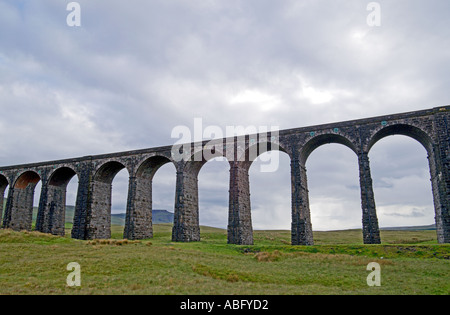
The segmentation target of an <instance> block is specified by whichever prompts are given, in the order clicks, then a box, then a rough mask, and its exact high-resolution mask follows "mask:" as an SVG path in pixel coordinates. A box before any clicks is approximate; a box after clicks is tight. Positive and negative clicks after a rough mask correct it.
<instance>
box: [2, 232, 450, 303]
mask: <svg viewBox="0 0 450 315" xmlns="http://www.w3.org/2000/svg"><path fill="white" fill-rule="evenodd" d="M171 228H172V226H171V225H170V224H157V225H155V226H154V231H155V235H154V238H153V239H150V240H143V241H127V240H120V238H121V236H122V231H123V227H121V226H113V228H112V237H113V239H112V240H95V241H80V240H73V239H70V238H68V237H56V236H51V235H44V234H40V233H37V232H12V231H10V230H0V266H1V268H0V283H1V285H0V294H36V293H38V294H277V295H278V294H283V295H284V294H449V293H450V274H449V270H450V260H449V257H450V251H449V250H450V246H449V245H438V244H436V241H435V239H436V232H435V231H381V236H382V240H383V244H382V245H363V244H362V237H361V230H349V231H333V232H315V233H314V239H315V242H316V245H315V246H291V245H289V239H290V233H289V231H255V233H254V238H255V245H253V246H238V245H230V244H227V241H226V231H225V230H221V229H215V228H208V227H201V237H202V241H201V242H194V243H174V242H171ZM70 262H78V263H79V264H80V266H81V279H82V284H81V287H74V288H71V287H67V286H66V278H67V276H68V274H69V271H67V270H66V266H67V264H68V263H70ZM370 262H377V263H379V264H380V266H381V286H380V287H369V286H368V285H367V283H366V278H367V276H368V274H369V271H367V270H366V267H367V264H368V263H370Z"/></svg>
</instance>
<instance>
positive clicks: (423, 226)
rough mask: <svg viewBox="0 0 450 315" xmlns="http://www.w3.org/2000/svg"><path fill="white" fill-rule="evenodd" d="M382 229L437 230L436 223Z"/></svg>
mask: <svg viewBox="0 0 450 315" xmlns="http://www.w3.org/2000/svg"><path fill="white" fill-rule="evenodd" d="M381 230H386V231H425V230H436V224H430V225H420V226H398V227H384V228H383V227H382V228H381Z"/></svg>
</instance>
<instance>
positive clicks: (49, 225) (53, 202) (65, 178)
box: [36, 166, 77, 236]
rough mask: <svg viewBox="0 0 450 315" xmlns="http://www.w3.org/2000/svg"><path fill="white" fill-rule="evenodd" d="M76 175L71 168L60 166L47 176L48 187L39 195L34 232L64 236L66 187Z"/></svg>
mask: <svg viewBox="0 0 450 315" xmlns="http://www.w3.org/2000/svg"><path fill="white" fill-rule="evenodd" d="M76 175H77V173H76V171H74V170H73V169H72V168H70V167H67V166H62V167H59V168H57V169H55V170H54V171H53V172H52V173H51V174H50V176H49V180H48V185H47V186H46V187H45V188H44V189H46V191H45V193H44V194H42V195H41V207H40V209H39V214H38V220H37V222H36V230H38V231H40V232H43V233H51V234H54V235H61V236H64V235H65V214H66V195H67V193H66V192H67V185H68V184H69V182H70V181H71V180H72V178H73V177H74V176H76Z"/></svg>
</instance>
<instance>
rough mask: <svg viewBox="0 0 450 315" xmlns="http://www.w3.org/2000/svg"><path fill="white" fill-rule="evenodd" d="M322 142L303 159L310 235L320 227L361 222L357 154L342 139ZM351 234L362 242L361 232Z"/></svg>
mask: <svg viewBox="0 0 450 315" xmlns="http://www.w3.org/2000/svg"><path fill="white" fill-rule="evenodd" d="M326 143H327V145H324V144H326ZM326 143H325V142H323V143H322V144H321V145H320V146H317V147H316V148H315V149H314V151H313V152H311V153H310V156H309V157H310V158H309V159H308V160H307V162H306V168H307V169H308V171H307V172H308V189H309V201H310V212H311V224H312V226H313V227H314V229H313V236H314V238H321V236H320V234H321V232H322V231H334V230H350V229H355V230H356V229H357V230H361V225H362V212H361V195H360V183H359V166H358V157H357V155H356V154H355V153H354V150H353V148H351V149H352V151H350V150H348V147H349V145H347V144H345V143H342V141H339V142H334V143H328V142H326ZM343 145H344V146H343ZM355 237H356V238H357V239H355V242H362V239H363V237H362V233H359V232H358V234H357V236H356V234H355Z"/></svg>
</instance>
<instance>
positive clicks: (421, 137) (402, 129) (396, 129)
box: [367, 124, 433, 155]
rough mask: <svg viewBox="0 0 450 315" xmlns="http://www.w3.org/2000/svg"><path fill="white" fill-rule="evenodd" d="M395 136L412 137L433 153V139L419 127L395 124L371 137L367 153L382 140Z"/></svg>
mask: <svg viewBox="0 0 450 315" xmlns="http://www.w3.org/2000/svg"><path fill="white" fill-rule="evenodd" d="M393 135H404V136H408V137H411V138H413V139H415V140H417V141H418V142H419V143H420V144H422V145H423V147H424V148H425V150H427V152H428V154H429V155H430V154H431V153H432V152H433V141H432V138H431V137H430V136H429V135H428V134H427V133H426V132H425V131H423V130H422V129H420V128H419V127H416V126H413V125H409V124H394V125H389V126H386V127H384V128H381V129H379V130H378V131H376V132H375V133H374V134H373V135H372V136H371V138H370V140H369V143H368V146H367V152H369V151H370V149H371V148H372V147H373V146H374V144H375V143H377V142H378V141H380V140H381V139H383V138H385V137H388V136H393Z"/></svg>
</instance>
